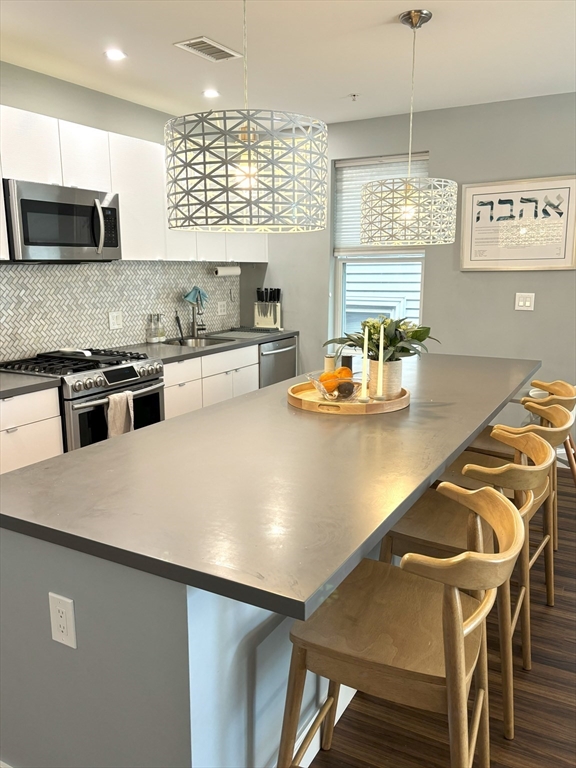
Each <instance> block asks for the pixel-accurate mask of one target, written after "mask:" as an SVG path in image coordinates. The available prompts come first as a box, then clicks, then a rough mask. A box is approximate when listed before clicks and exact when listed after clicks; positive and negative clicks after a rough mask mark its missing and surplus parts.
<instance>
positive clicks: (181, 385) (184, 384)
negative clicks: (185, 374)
mask: <svg viewBox="0 0 576 768" xmlns="http://www.w3.org/2000/svg"><path fill="white" fill-rule="evenodd" d="M186 384H187V382H185V381H183V382H182V383H181V384H178V386H179V387H185V386H186Z"/></svg>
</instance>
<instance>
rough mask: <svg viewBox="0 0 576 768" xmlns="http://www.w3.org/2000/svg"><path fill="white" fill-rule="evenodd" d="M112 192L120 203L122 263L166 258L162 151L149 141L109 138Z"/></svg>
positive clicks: (160, 146) (121, 137) (162, 149)
mask: <svg viewBox="0 0 576 768" xmlns="http://www.w3.org/2000/svg"><path fill="white" fill-rule="evenodd" d="M109 136H110V169H111V176H112V189H113V190H114V192H117V193H118V195H119V201H120V233H121V234H120V237H121V243H122V258H123V259H127V260H129V259H139V260H157V259H163V258H165V256H166V230H167V226H166V194H165V187H164V147H163V145H162V144H156V143H154V142H151V141H143V140H142V139H134V138H132V137H130V136H121V135H120V134H118V133H111V134H110V135H109Z"/></svg>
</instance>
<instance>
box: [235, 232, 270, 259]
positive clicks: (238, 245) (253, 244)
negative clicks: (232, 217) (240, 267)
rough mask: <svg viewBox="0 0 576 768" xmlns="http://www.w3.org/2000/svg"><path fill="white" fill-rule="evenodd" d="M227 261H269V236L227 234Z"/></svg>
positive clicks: (250, 233)
mask: <svg viewBox="0 0 576 768" xmlns="http://www.w3.org/2000/svg"><path fill="white" fill-rule="evenodd" d="M226 260H227V261H252V262H255V261H264V262H267V261H268V235H259V234H257V233H252V232H247V233H238V234H234V235H231V234H228V233H226Z"/></svg>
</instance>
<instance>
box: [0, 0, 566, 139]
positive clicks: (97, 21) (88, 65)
mask: <svg viewBox="0 0 576 768" xmlns="http://www.w3.org/2000/svg"><path fill="white" fill-rule="evenodd" d="M411 7H412V6H411V5H410V2H409V0H401V1H400V2H398V1H397V0H249V1H248V54H249V55H248V61H249V105H250V106H252V107H263V108H271V109H285V110H289V111H294V112H301V113H304V114H309V115H314V116H315V117H319V118H322V119H324V120H326V121H328V122H336V121H341V120H355V119H360V118H367V117H375V116H378V115H390V114H400V113H404V112H407V111H408V107H409V86H410V59H411V42H412V41H411V32H410V31H409V30H408V29H407V28H406V27H404V26H402V25H401V24H399V23H398V22H397V16H398V14H399V13H400V12H402V11H405V10H409V9H410V8H411ZM426 7H427V8H428V9H429V10H431V11H432V12H433V14H434V18H433V19H432V21H431V22H430V23H429V24H428V25H427V26H425V27H424V28H422V30H421V31H420V32H418V57H417V59H418V61H417V64H418V66H417V79H416V105H415V106H416V110H429V109H437V108H442V107H453V106H460V105H465V104H479V103H484V102H490V101H503V100H507V99H519V98H524V97H530V96H540V95H543V94H552V93H565V92H568V91H574V90H576V67H575V50H574V49H575V28H576V18H575V15H576V14H575V11H576V3H575V2H574V0H527V1H525V0H431V1H430V3H426ZM1 21H2V31H1V36H0V46H1V48H0V52H1V58H2V59H3V60H5V61H8V62H11V63H13V64H17V65H19V66H22V67H26V68H28V69H33V70H36V71H38V72H43V73H45V74H48V75H52V76H53V77H58V78H61V79H63V80H68V81H70V82H73V83H77V84H79V85H83V86H86V87H88V88H93V89H95V90H98V91H103V92H104V93H108V94H111V95H113V96H118V97H120V98H123V99H127V100H129V101H133V102H136V103H138V104H144V105H146V106H148V107H153V108H155V109H158V110H161V111H163V112H168V113H171V114H183V113H185V112H195V111H201V110H205V109H211V108H216V107H217V108H236V107H239V106H242V103H243V91H242V60H241V59H234V60H231V61H227V62H220V63H211V62H208V61H205V60H203V59H201V58H199V57H197V56H194V55H192V54H190V53H187V52H185V51H182V50H180V49H178V48H174V47H173V45H172V43H175V42H179V41H181V40H185V39H188V38H191V37H196V36H199V35H205V36H207V37H210V38H212V39H214V40H216V41H218V42H220V43H222V44H223V45H225V46H228V47H231V48H233V49H236V50H240V51H241V50H242V2H241V0H144V1H142V0H2V2H1ZM109 47H118V48H121V49H122V50H123V51H125V53H126V54H127V55H128V58H127V59H125V60H124V61H121V62H111V61H108V60H107V59H106V58H105V57H104V56H103V51H104V50H105V49H106V48H109ZM209 87H210V88H216V89H217V90H219V91H220V93H221V97H220V98H219V99H212V100H208V99H206V98H205V97H203V96H202V91H203V90H204V89H205V88H209ZM353 92H355V93H359V94H360V96H359V98H358V100H357V101H356V102H352V101H351V99H350V98H348V97H347V94H350V93H353ZM551 130H552V131H553V127H552V128H551Z"/></svg>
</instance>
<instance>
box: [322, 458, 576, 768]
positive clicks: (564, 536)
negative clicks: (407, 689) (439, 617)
mask: <svg viewBox="0 0 576 768" xmlns="http://www.w3.org/2000/svg"><path fill="white" fill-rule="evenodd" d="M559 491H560V494H559V511H560V549H559V551H558V552H556V563H555V572H556V605H555V606H554V607H553V608H549V607H547V606H546V598H545V590H544V563H543V558H539V561H538V562H537V563H536V564H535V566H534V568H533V570H532V601H531V603H532V670H531V671H530V672H525V671H524V670H523V669H522V665H521V663H520V658H521V657H520V648H519V647H518V644H517V645H516V649H515V664H516V666H515V672H514V683H515V707H516V738H515V739H514V741H507V740H506V739H504V736H503V732H502V696H501V681H500V666H499V661H498V626H497V622H496V617H495V615H494V614H495V611H494V612H493V613H492V615H491V616H490V618H489V622H488V624H489V626H488V643H489V664H490V729H491V745H492V746H491V751H492V755H491V757H492V764H491V765H492V768H574V766H576V573H575V571H576V494H575V490H574V484H573V482H572V478H571V475H570V474H569V472H568V470H561V471H560V472H559ZM540 518H541V515H540V514H537V515H536V516H535V518H534V520H533V522H534V526H533V527H534V531H535V533H537V532H538V525H539V523H540ZM540 535H541V528H540ZM518 634H519V632H517V633H516V638H517V637H518ZM449 765H450V753H449V749H448V725H447V721H446V718H445V717H444V716H441V715H434V714H429V713H426V712H421V711H419V710H415V709H408V708H407V707H400V706H397V705H394V704H388V703H386V702H382V701H381V700H378V699H375V698H373V697H371V696H366V695H364V694H362V693H357V694H356V696H355V697H354V699H353V701H352V702H351V704H350V706H349V707H348V709H347V710H346V712H345V713H344V715H343V716H342V718H341V720H340V721H339V723H338V724H337V726H336V730H335V732H334V741H333V745H332V749H331V750H330V751H329V752H320V753H319V754H318V755H317V756H316V758H315V759H314V762H313V763H312V768H447V766H449Z"/></svg>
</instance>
